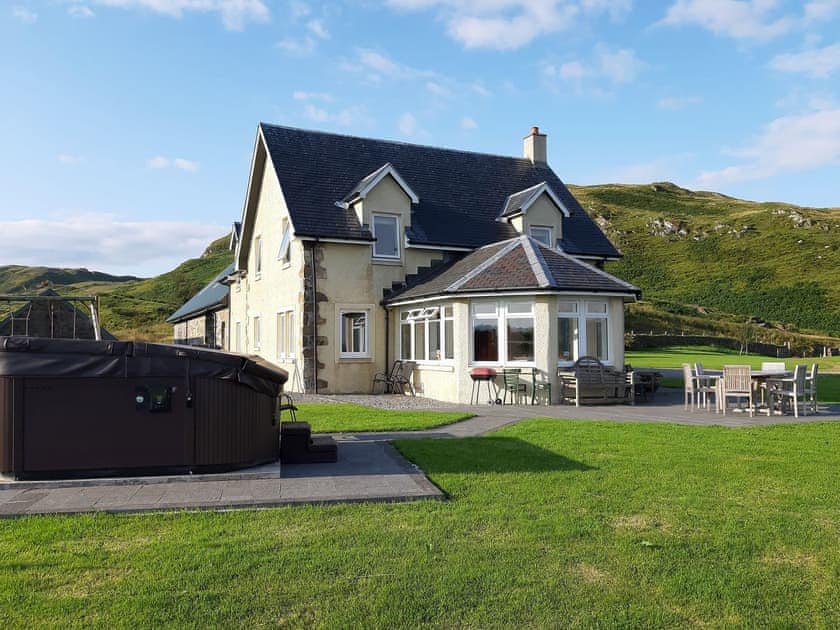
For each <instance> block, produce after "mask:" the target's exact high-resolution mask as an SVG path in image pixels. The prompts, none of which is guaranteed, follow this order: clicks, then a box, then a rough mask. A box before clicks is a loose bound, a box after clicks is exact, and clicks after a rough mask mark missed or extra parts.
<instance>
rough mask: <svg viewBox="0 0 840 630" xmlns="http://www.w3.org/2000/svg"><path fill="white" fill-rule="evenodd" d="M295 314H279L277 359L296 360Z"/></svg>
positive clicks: (288, 312) (287, 312)
mask: <svg viewBox="0 0 840 630" xmlns="http://www.w3.org/2000/svg"><path fill="white" fill-rule="evenodd" d="M294 327H295V313H294V311H291V310H288V311H281V312H279V313H277V358H278V359H281V360H284V359H294V358H295V352H294V348H295V346H294V339H295V330H294Z"/></svg>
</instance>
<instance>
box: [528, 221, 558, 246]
mask: <svg viewBox="0 0 840 630" xmlns="http://www.w3.org/2000/svg"><path fill="white" fill-rule="evenodd" d="M534 230H547V231H548V243H543V242H542V241H541V240H540V239H538V238H537V237H536V236H534ZM528 236H530V237H531V238H533V239H534V240H536V241H538V242H539V243H542V244H543V245H545V246H546V247H548V248H551V249H554V228H553V227H551V226H550V225H531V226H529V227H528Z"/></svg>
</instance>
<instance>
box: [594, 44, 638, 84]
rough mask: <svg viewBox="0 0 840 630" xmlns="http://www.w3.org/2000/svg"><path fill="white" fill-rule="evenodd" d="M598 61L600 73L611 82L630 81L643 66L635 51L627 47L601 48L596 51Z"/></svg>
mask: <svg viewBox="0 0 840 630" xmlns="http://www.w3.org/2000/svg"><path fill="white" fill-rule="evenodd" d="M598 62H599V66H600V71H601V74H602V75H603V76H605V77H606V78H607V79H609V80H610V81H612V82H613V83H632V82H633V81H634V80H635V79H636V77H637V76H638V74H639V72H641V70H642V68H643V67H644V64H643V63H642V62H641V61H640V60H639V58H638V57H636V53H635V52H633V51H632V50H629V49H627V48H622V49H621V50H616V51H610V50H608V49H606V48H602V49H601V50H599V51H598Z"/></svg>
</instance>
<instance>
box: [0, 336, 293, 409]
mask: <svg viewBox="0 0 840 630" xmlns="http://www.w3.org/2000/svg"><path fill="white" fill-rule="evenodd" d="M0 376H33V377H37V376H45V377H46V376H48V377H51V378H56V377H59V378H60V377H62V376H64V377H68V378H85V377H88V378H143V377H171V376H184V377H207V378H218V379H221V380H226V381H232V382H235V383H241V384H242V385H245V386H247V387H250V388H251V389H254V390H256V391H258V392H261V393H264V394H268V395H270V396H276V395H277V394H278V393H279V392H280V390H281V388H282V386H283V384H284V383H285V382H286V380H288V377H289V375H288V372H286V371H285V370H283V369H281V368H279V367H277V366H275V365H273V364H271V363H269V362H268V361H266V360H264V359H262V358H261V357H257V356H251V355H242V354H233V353H230V352H221V351H219V350H208V349H205V348H195V347H193V346H178V345H169V344H160V343H145V342H131V341H89V340H71V339H43V338H36V337H17V336H16V337H2V336H0Z"/></svg>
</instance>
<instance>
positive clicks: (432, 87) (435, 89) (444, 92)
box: [426, 81, 452, 98]
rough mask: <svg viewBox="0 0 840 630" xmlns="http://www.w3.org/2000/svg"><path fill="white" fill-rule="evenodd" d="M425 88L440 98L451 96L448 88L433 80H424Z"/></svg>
mask: <svg viewBox="0 0 840 630" xmlns="http://www.w3.org/2000/svg"><path fill="white" fill-rule="evenodd" d="M426 90H427V91H428V92H429V93H431V94H434V95H435V96H440V97H442V98H448V97H450V96H452V92H451V91H450V90H449V88H447V87H444V86H442V85H441V84H440V83H436V82H434V81H426Z"/></svg>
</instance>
